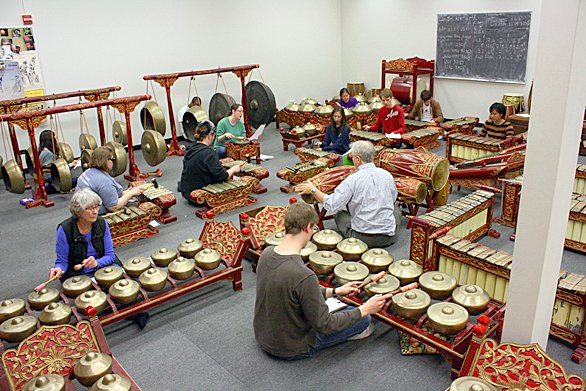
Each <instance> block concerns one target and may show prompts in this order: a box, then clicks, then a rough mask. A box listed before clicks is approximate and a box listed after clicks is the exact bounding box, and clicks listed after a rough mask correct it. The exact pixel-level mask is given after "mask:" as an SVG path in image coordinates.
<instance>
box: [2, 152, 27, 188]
mask: <svg viewBox="0 0 586 391" xmlns="http://www.w3.org/2000/svg"><path fill="white" fill-rule="evenodd" d="M2 180H3V181H4V186H5V187H6V190H7V191H9V192H11V193H16V194H22V193H24V181H25V180H24V174H23V173H22V170H21V169H20V166H19V165H18V163H17V162H16V160H14V159H12V160H9V161H7V162H6V163H5V164H4V165H3V166H2Z"/></svg>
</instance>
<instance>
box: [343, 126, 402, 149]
mask: <svg viewBox="0 0 586 391" xmlns="http://www.w3.org/2000/svg"><path fill="white" fill-rule="evenodd" d="M358 140H365V141H370V142H371V143H372V144H373V145H375V146H379V145H380V146H383V147H389V146H391V144H394V143H395V141H394V140H392V139H390V138H388V137H386V136H385V135H384V134H382V133H378V132H367V131H365V130H354V129H352V130H351V131H350V141H351V142H355V141H358Z"/></svg>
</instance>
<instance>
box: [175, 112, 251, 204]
mask: <svg viewBox="0 0 586 391" xmlns="http://www.w3.org/2000/svg"><path fill="white" fill-rule="evenodd" d="M194 137H195V141H196V143H195V144H193V145H191V146H190V147H189V148H187V151H186V152H185V156H184V157H183V171H181V180H180V182H179V191H180V192H181V195H183V198H185V199H186V200H188V201H189V202H191V203H195V202H194V201H193V200H192V199H191V198H190V197H189V195H190V194H191V192H192V191H193V190H197V189H201V188H202V187H204V186H207V185H210V184H212V183H218V182H224V181H227V180H228V179H230V178H232V176H233V175H234V174H235V173H237V172H239V171H240V166H239V165H236V166H234V167H232V168H230V169H229V170H226V169H225V168H224V167H222V165H221V164H220V159H219V158H218V155H217V154H216V153H215V152H214V150H213V149H212V148H211V145H212V144H213V143H214V139H215V138H216V127H215V126H214V124H213V123H212V122H211V121H202V122H201V123H200V124H199V125H197V128H196V129H195V135H194Z"/></svg>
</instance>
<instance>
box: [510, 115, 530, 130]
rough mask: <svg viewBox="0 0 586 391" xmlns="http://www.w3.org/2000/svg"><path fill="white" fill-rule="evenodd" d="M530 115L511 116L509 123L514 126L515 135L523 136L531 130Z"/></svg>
mask: <svg viewBox="0 0 586 391" xmlns="http://www.w3.org/2000/svg"><path fill="white" fill-rule="evenodd" d="M529 119H530V116H529V113H519V114H514V115H511V116H510V117H509V118H508V121H509V122H510V123H511V125H513V129H514V133H515V134H516V135H517V134H521V133H525V132H526V131H527V130H529Z"/></svg>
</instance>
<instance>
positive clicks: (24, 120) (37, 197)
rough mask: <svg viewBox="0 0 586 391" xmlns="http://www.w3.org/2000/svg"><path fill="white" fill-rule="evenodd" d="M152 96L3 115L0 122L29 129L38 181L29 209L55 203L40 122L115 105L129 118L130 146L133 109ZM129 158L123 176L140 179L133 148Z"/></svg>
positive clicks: (106, 100) (97, 101) (27, 203)
mask: <svg viewBox="0 0 586 391" xmlns="http://www.w3.org/2000/svg"><path fill="white" fill-rule="evenodd" d="M149 99H151V96H150V95H138V96H129V97H124V98H116V99H105V100H96V101H92V102H88V103H77V104H71V105H67V106H55V107H50V108H47V109H39V110H32V111H20V112H17V113H10V114H2V115H0V122H3V121H6V122H8V123H9V124H11V123H12V124H13V125H17V126H18V127H20V128H21V129H23V130H26V131H27V132H28V136H29V139H30V142H31V148H32V150H33V158H34V169H35V175H36V178H35V183H36V184H37V186H36V189H35V193H34V199H33V200H32V201H28V202H26V203H25V206H26V207H27V208H34V207H36V206H39V205H44V206H45V207H50V206H53V205H54V203H53V201H51V200H50V199H49V198H48V197H47V192H46V190H45V179H44V178H43V172H42V167H41V162H40V159H39V151H38V148H37V142H36V140H35V128H36V127H37V126H39V124H40V123H41V122H42V121H44V120H45V119H46V117H47V116H48V115H51V114H59V113H67V112H71V111H78V110H86V109H91V108H94V107H95V108H99V107H102V106H112V107H114V108H116V109H117V110H118V111H119V112H120V113H122V114H124V116H125V119H126V133H127V137H128V145H132V129H131V125H130V113H131V112H132V111H134V109H135V108H136V106H137V105H138V104H139V103H140V102H142V101H146V100H149ZM100 111H101V110H100ZM128 160H129V169H128V174H126V175H124V177H125V178H126V179H128V180H129V181H135V180H137V179H138V178H141V172H140V170H139V169H138V166H137V165H136V163H135V162H134V150H133V149H132V148H128Z"/></svg>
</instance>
